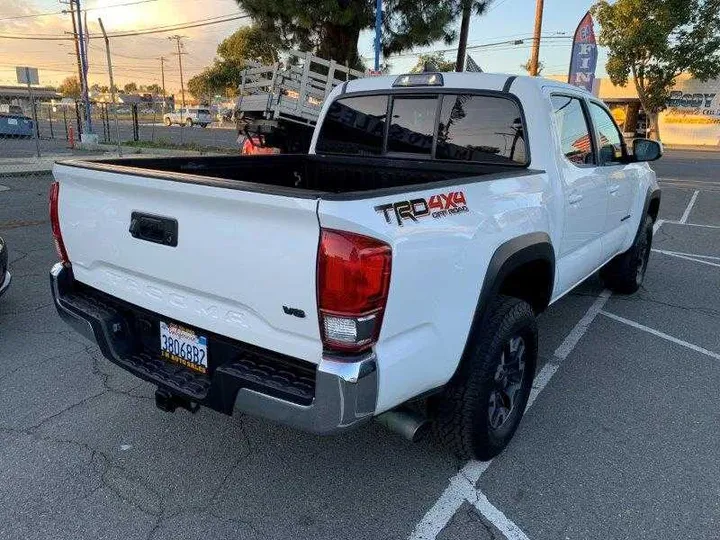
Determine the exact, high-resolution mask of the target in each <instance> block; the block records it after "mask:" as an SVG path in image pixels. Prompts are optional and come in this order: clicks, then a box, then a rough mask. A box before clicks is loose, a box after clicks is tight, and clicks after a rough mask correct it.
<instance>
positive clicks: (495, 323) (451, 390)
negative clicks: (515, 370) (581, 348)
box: [428, 296, 538, 460]
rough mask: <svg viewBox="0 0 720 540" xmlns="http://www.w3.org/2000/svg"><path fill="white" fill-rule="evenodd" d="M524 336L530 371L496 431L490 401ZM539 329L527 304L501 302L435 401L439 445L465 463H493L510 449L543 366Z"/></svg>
mask: <svg viewBox="0 0 720 540" xmlns="http://www.w3.org/2000/svg"><path fill="white" fill-rule="evenodd" d="M514 336H522V338H523V339H524V346H525V367H524V369H523V372H522V375H521V377H520V383H519V384H520V387H519V390H517V393H516V396H517V400H516V402H515V404H514V406H513V407H512V409H511V411H510V413H509V414H508V415H507V418H506V420H505V421H504V423H503V424H502V425H501V426H500V427H497V428H493V427H492V426H491V419H490V415H489V403H490V398H491V395H492V393H493V390H494V388H495V384H496V383H495V381H496V373H497V372H498V369H499V366H500V364H501V358H502V354H503V351H504V350H506V349H505V347H506V346H507V344H508V343H509V342H510V341H511V340H513V339H514ZM537 336H538V332H537V324H536V321H535V314H534V313H533V310H532V307H530V305H529V304H528V303H527V302H524V301H522V300H520V299H518V298H512V297H509V296H499V297H498V298H497V299H496V300H495V302H493V304H492V306H491V307H490V311H489V313H488V316H487V317H486V321H485V324H484V325H483V327H482V328H481V329H479V330H478V331H477V332H476V333H475V334H474V335H471V336H470V339H471V340H472V341H471V343H470V345H469V348H468V350H467V352H466V357H465V358H463V360H462V362H461V365H460V367H459V368H458V372H457V373H456V374H455V375H454V377H453V379H452V380H451V381H450V382H449V383H448V384H447V385H446V387H445V388H444V389H443V391H442V392H441V393H440V394H438V395H436V396H433V397H431V398H430V400H429V403H428V404H429V411H430V415H431V418H432V421H433V431H434V433H435V436H436V437H437V438H438V440H439V441H440V442H441V443H442V444H444V445H445V446H446V447H447V448H448V449H449V450H450V451H451V452H453V453H454V454H455V455H457V456H458V457H460V458H462V459H481V460H487V459H490V458H492V457H494V456H496V455H497V454H499V453H500V452H502V450H503V449H504V448H505V447H506V446H507V445H508V443H509V442H510V439H511V438H512V436H513V435H514V433H515V430H516V429H517V427H518V425H519V423H520V420H521V419H522V416H523V413H524V412H525V407H526V406H527V401H528V398H529V396H530V390H531V387H532V381H533V378H534V376H535V367H536V365H537Z"/></svg>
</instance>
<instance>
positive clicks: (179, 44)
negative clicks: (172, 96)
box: [168, 34, 187, 109]
mask: <svg viewBox="0 0 720 540" xmlns="http://www.w3.org/2000/svg"><path fill="white" fill-rule="evenodd" d="M186 37H187V36H180V35H177V34H176V35H174V36H170V37H169V38H168V39H170V40H175V42H176V43H177V57H178V63H179V64H180V95H181V97H182V108H183V109H184V108H185V82H184V80H183V68H182V55H183V54H187V53H186V52H183V50H182V40H183V39H185V38H186Z"/></svg>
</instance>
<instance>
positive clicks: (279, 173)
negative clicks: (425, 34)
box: [51, 73, 662, 459]
mask: <svg viewBox="0 0 720 540" xmlns="http://www.w3.org/2000/svg"><path fill="white" fill-rule="evenodd" d="M633 150H634V151H633V152H632V153H630V152H629V151H628V149H627V148H626V146H625V143H624V141H623V138H622V136H621V134H620V131H619V130H618V128H617V126H616V124H615V122H614V120H613V117H612V116H611V114H610V113H609V111H608V109H607V108H606V107H605V105H603V104H602V103H601V102H600V101H598V100H597V99H596V98H594V97H593V96H592V95H590V94H588V93H586V92H584V91H583V90H580V89H578V88H575V87H572V86H569V85H566V84H562V83H558V82H554V81H549V80H544V79H540V78H530V77H514V76H513V77H508V76H507V75H495V74H486V73H480V74H478V73H445V74H439V73H435V74H433V73H423V74H413V75H404V76H400V77H397V78H395V77H373V78H367V79H360V80H354V81H350V82H347V83H344V84H342V85H340V86H338V87H337V88H336V89H335V90H334V91H333V92H332V94H331V95H330V97H329V98H328V100H327V101H326V102H325V104H324V105H323V108H322V112H321V114H320V121H319V122H318V126H317V128H316V130H315V133H314V136H313V140H312V144H311V147H310V154H309V155H268V156H216V157H197V156H192V157H186V158H185V157H182V158H170V159H168V158H158V159H137V158H130V159H120V160H104V161H93V162H83V161H70V162H65V163H62V162H61V163H58V164H56V165H55V168H54V175H55V179H56V183H55V184H54V188H53V191H52V194H53V198H52V199H51V208H54V209H55V210H54V211H53V215H54V216H55V218H54V220H53V223H52V225H53V231H54V234H55V242H56V245H57V246H58V250H59V252H58V253H59V257H60V260H61V262H59V263H58V264H57V265H55V266H54V267H53V269H52V271H51V279H52V284H53V285H52V288H53V295H54V298H55V303H56V306H57V308H58V311H59V313H60V315H61V316H62V317H64V318H65V319H66V320H67V321H68V322H69V323H70V324H72V325H73V326H74V327H75V328H77V329H78V330H79V331H80V332H82V333H83V334H84V335H86V336H88V337H89V338H90V339H93V340H95V341H97V343H98V344H99V346H100V349H101V350H102V351H103V353H104V354H105V356H106V357H107V358H109V359H110V360H111V361H112V362H115V363H116V364H118V365H120V366H122V367H123V368H125V369H126V370H128V371H130V372H131V373H134V374H135V375H137V376H138V377H140V378H142V379H145V380H147V381H151V382H152V383H154V384H156V385H157V387H158V390H157V393H156V402H157V405H158V406H159V407H161V408H162V409H164V410H174V409H175V408H176V407H178V406H182V407H187V408H189V409H195V408H196V407H198V406H200V405H204V406H207V407H210V408H213V409H215V410H217V411H221V412H224V413H228V414H231V413H232V412H233V411H240V412H242V413H249V414H254V415H258V416H263V417H266V418H269V419H272V420H275V421H278V422H283V423H286V424H289V425H291V426H295V427H297V428H301V429H305V430H309V431H312V432H315V433H335V432H338V431H342V430H345V429H349V428H352V427H355V426H357V425H359V424H361V423H363V422H366V421H368V420H370V419H372V418H374V417H379V418H380V419H384V420H385V422H386V424H390V425H394V426H395V427H396V428H398V429H399V430H404V431H406V432H408V433H410V434H413V433H416V430H415V428H416V427H417V426H418V425H420V423H421V421H422V420H423V418H421V417H419V416H418V415H419V414H420V412H421V411H422V412H423V413H424V414H423V416H424V417H425V418H427V419H429V420H431V423H432V425H434V429H435V431H436V433H437V434H438V435H439V436H440V438H441V439H442V440H444V441H445V442H446V443H447V445H448V447H449V448H450V449H452V451H453V452H455V453H456V454H457V455H459V456H462V457H474V458H480V459H487V458H489V457H491V456H494V455H496V454H497V453H498V452H500V451H501V450H502V449H503V448H504V447H505V446H506V445H507V444H508V442H509V440H510V438H511V437H512V435H513V433H514V432H515V429H516V428H517V426H518V423H519V422H520V419H521V417H522V415H523V411H524V409H525V406H526V404H527V400H528V396H529V395H530V389H531V386H532V381H533V377H534V375H535V369H536V367H537V360H538V343H537V342H538V332H537V326H536V316H537V315H538V314H539V313H541V312H542V311H544V310H545V309H546V308H547V307H548V306H549V305H550V304H552V303H553V302H555V301H557V300H558V299H559V298H561V297H562V296H563V295H565V294H567V293H568V292H569V291H571V290H572V289H573V288H574V287H575V286H576V285H577V284H579V283H580V282H582V281H583V280H584V279H585V278H587V277H588V276H590V275H591V274H593V273H594V272H596V271H597V270H600V271H601V274H602V277H603V278H604V279H605V281H606V283H607V285H608V286H609V287H611V288H612V289H613V290H615V291H618V292H621V293H632V292H634V291H636V290H637V289H638V287H639V286H640V284H641V283H642V281H643V277H644V275H645V270H646V267H647V262H648V255H649V253H650V246H651V242H652V234H653V222H654V221H655V220H656V219H657V215H658V211H659V205H660V190H659V188H658V184H657V182H656V177H655V173H654V172H653V171H652V170H651V169H650V167H649V166H648V165H647V163H645V162H646V161H650V160H653V159H657V158H659V157H660V156H661V154H662V147H661V145H660V144H659V143H657V142H654V141H650V140H644V139H642V140H635V141H634V149H633ZM409 402H413V403H414V405H413V407H412V411H413V412H409V410H410V409H408V408H407V407H406V405H407V404H408V403H409ZM418 404H421V405H423V406H422V407H421V406H419V405H418ZM406 428H412V429H406Z"/></svg>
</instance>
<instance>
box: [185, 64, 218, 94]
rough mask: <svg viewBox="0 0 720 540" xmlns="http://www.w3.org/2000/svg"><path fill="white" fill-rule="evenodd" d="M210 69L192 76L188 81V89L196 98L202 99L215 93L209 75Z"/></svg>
mask: <svg viewBox="0 0 720 540" xmlns="http://www.w3.org/2000/svg"><path fill="white" fill-rule="evenodd" d="M208 69H210V68H208ZM208 69H206V70H205V71H203V72H202V73H198V74H197V75H195V76H194V77H191V78H190V80H188V82H187V90H188V92H190V94H191V95H192V96H193V97H194V98H195V99H198V100H200V99H203V98H204V97H205V96H208V95H209V94H212V93H213V91H212V89H211V88H210V82H209V80H208V76H207V71H208Z"/></svg>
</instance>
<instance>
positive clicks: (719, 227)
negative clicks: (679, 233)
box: [662, 219, 720, 229]
mask: <svg viewBox="0 0 720 540" xmlns="http://www.w3.org/2000/svg"><path fill="white" fill-rule="evenodd" d="M662 221H663V223H670V224H671V225H686V226H688V227H703V228H704V229H720V225H702V224H700V223H680V222H679V221H672V220H669V219H666V220H662Z"/></svg>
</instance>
